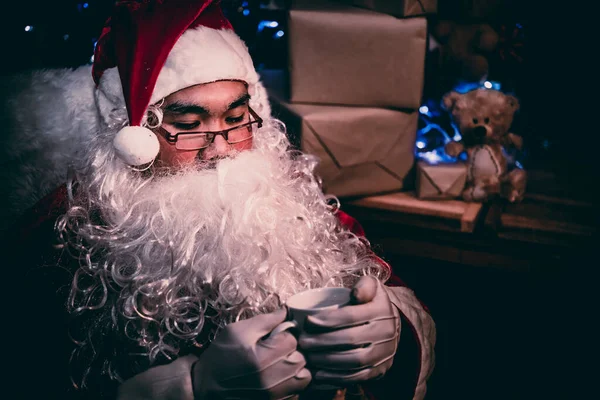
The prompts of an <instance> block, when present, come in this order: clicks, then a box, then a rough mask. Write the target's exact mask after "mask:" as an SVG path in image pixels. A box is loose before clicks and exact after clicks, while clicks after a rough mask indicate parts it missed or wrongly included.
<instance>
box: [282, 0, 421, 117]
mask: <svg viewBox="0 0 600 400" xmlns="http://www.w3.org/2000/svg"><path fill="white" fill-rule="evenodd" d="M288 35H289V37H288V46H289V49H288V50H289V76H290V87H289V99H288V100H289V101H290V102H292V103H319V104H336V105H359V106H369V107H384V108H400V109H417V108H419V106H420V105H421V97H422V92H423V79H424V68H425V52H426V37H427V21H426V19H425V18H424V17H417V18H408V19H398V18H395V17H393V16H391V15H387V14H383V13H378V12H374V11H371V10H366V9H362V8H358V7H353V6H350V5H345V4H342V3H334V2H328V1H319V2H318V3H313V2H306V3H305V2H298V3H296V4H294V6H293V7H292V9H290V10H289V18H288Z"/></svg>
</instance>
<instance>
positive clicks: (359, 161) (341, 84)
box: [263, 0, 437, 197]
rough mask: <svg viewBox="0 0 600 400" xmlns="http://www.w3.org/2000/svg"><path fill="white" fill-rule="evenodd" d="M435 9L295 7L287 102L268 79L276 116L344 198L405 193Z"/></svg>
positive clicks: (428, 0)
mask: <svg viewBox="0 0 600 400" xmlns="http://www.w3.org/2000/svg"><path fill="white" fill-rule="evenodd" d="M436 6H437V4H436V1H435V0H404V1H397V0H338V1H331V0H318V1H315V0H312V1H311V0H296V1H292V4H291V6H290V8H289V14H288V20H287V22H288V51H289V63H288V65H289V70H288V71H286V72H287V93H286V91H285V90H283V91H281V90H277V86H279V85H277V84H276V83H274V82H273V77H272V76H270V77H269V76H265V75H263V78H264V81H265V85H266V86H267V89H268V91H269V95H270V98H271V102H272V105H273V115H274V116H275V117H276V118H279V119H281V120H282V121H283V122H284V123H285V124H286V126H287V129H288V132H289V134H290V137H291V139H292V143H294V144H295V145H296V146H297V147H299V148H300V149H301V150H302V151H304V152H306V153H309V154H313V155H315V156H317V157H318V158H319V160H320V164H319V166H318V168H317V171H316V172H317V175H318V176H319V177H320V178H321V179H322V182H323V190H324V192H325V193H327V194H332V195H335V196H338V197H351V196H365V195H372V194H377V193H385V192H394V191H400V190H401V189H403V188H404V187H405V181H406V179H407V176H409V173H410V172H411V170H412V169H413V167H414V146H415V136H416V131H417V118H418V112H417V109H418V108H419V106H420V103H421V97H422V92H423V80H424V67H425V54H426V46H427V20H426V18H425V16H424V15H425V14H427V13H431V12H435V11H436Z"/></svg>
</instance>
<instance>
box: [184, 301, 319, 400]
mask: <svg viewBox="0 0 600 400" xmlns="http://www.w3.org/2000/svg"><path fill="white" fill-rule="evenodd" d="M285 318H286V310H285V309H280V310H278V311H276V312H273V313H271V314H264V315H258V316H255V317H253V318H249V319H247V320H244V321H240V322H236V323H233V324H231V325H228V326H227V327H225V329H223V331H222V332H221V333H220V334H219V335H218V336H217V337H216V339H215V340H214V341H213V342H212V343H211V344H210V346H209V347H208V349H207V350H206V351H205V352H204V353H203V354H202V356H201V357H200V359H199V360H198V362H196V364H194V367H193V369H192V380H193V386H194V395H195V398H197V399H202V400H204V399H213V398H218V399H248V398H252V399H284V398H289V397H292V396H294V395H296V394H298V393H300V392H301V391H303V390H304V389H305V388H306V387H307V386H308V384H309V383H310V381H311V375H310V372H309V371H308V370H307V369H306V368H305V365H306V360H305V358H304V356H303V355H302V354H301V353H300V352H298V351H297V350H296V348H297V345H298V342H297V340H296V338H295V337H294V336H293V335H292V334H291V333H289V332H281V333H279V334H277V335H274V336H273V337H270V338H268V339H263V337H265V336H266V335H268V334H269V333H270V332H271V331H272V330H273V328H275V327H276V326H277V325H279V324H280V323H282V322H283V321H284V320H285Z"/></svg>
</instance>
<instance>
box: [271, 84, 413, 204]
mask: <svg viewBox="0 0 600 400" xmlns="http://www.w3.org/2000/svg"><path fill="white" fill-rule="evenodd" d="M270 99H271V103H272V107H273V116H274V117H275V118H278V119H280V120H282V121H283V122H284V123H285V124H286V127H287V130H288V134H289V135H290V138H291V141H292V143H294V144H295V145H296V146H297V147H298V148H300V149H301V150H302V151H304V152H306V153H308V154H313V155H315V156H317V157H318V158H319V160H320V163H319V165H318V167H317V170H316V173H317V175H318V176H319V177H321V179H322V180H323V191H324V192H325V193H327V194H333V195H336V196H339V197H347V196H359V195H368V194H375V193H384V192H391V191H396V190H400V189H402V188H403V186H404V180H405V179H406V177H407V175H408V173H409V172H410V171H411V169H412V167H413V164H414V154H413V149H414V143H415V136H416V130H417V113H416V112H412V113H406V112H402V111H395V110H388V109H381V108H368V107H343V106H323V105H312V104H290V103H288V102H285V101H283V100H282V98H281V97H279V96H278V95H277V94H275V93H273V91H270Z"/></svg>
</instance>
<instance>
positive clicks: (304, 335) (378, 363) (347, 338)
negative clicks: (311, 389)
mask: <svg viewBox="0 0 600 400" xmlns="http://www.w3.org/2000/svg"><path fill="white" fill-rule="evenodd" d="M352 297H353V304H351V305H347V306H345V307H341V308H339V309H336V310H326V311H321V312H319V313H317V314H314V315H310V316H308V317H307V318H306V321H305V324H304V329H303V331H302V332H301V333H300V335H299V337H298V343H299V346H300V351H301V352H302V353H303V354H304V356H305V357H306V360H307V362H308V364H307V367H308V368H309V369H310V370H311V372H312V379H313V382H314V383H316V384H317V383H327V384H333V385H336V386H348V385H351V384H354V383H358V382H363V381H367V380H370V379H375V378H380V377H382V376H383V375H384V374H385V373H386V372H387V371H388V370H389V368H390V367H391V366H392V362H393V358H394V355H395V354H396V349H397V347H398V340H399V337H400V313H399V311H398V310H397V309H396V307H395V306H394V305H393V304H392V303H391V302H390V299H389V298H388V295H387V292H386V290H385V288H384V287H383V285H382V284H381V283H379V281H377V280H376V279H375V278H373V277H369V276H365V277H362V278H360V280H359V281H358V282H357V283H356V285H355V286H354V288H353V289H352Z"/></svg>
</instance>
